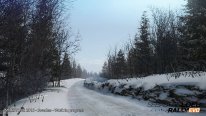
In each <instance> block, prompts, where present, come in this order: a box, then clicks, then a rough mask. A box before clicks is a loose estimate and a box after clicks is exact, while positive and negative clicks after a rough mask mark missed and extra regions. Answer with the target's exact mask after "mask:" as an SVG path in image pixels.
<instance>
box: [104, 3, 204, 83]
mask: <svg viewBox="0 0 206 116" xmlns="http://www.w3.org/2000/svg"><path fill="white" fill-rule="evenodd" d="M183 12H184V13H182V14H178V13H176V12H174V11H171V10H164V11H163V10H160V9H158V8H152V9H151V14H152V15H151V16H147V14H148V13H147V12H144V13H143V15H142V18H141V22H140V25H139V26H138V32H137V33H136V35H135V37H134V39H133V40H130V41H129V42H128V43H129V44H127V45H125V47H124V48H122V49H119V50H118V49H115V50H114V51H110V52H109V54H108V57H107V61H105V63H104V65H103V68H102V73H101V76H102V77H105V78H109V79H111V78H113V79H119V78H128V77H131V78H132V77H144V76H148V75H151V74H165V73H173V72H180V71H206V22H205V20H206V2H205V0H187V4H186V5H185V8H184V9H183ZM148 17H152V18H148Z"/></svg>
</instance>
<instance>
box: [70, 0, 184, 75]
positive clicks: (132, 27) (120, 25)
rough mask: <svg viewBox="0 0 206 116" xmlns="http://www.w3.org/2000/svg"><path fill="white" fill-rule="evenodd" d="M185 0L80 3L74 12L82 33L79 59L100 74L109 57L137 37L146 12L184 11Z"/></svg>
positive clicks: (74, 26)
mask: <svg viewBox="0 0 206 116" xmlns="http://www.w3.org/2000/svg"><path fill="white" fill-rule="evenodd" d="M185 3H186V2H185V0H76V1H75V2H74V3H73V8H72V9H71V18H70V23H71V27H72V30H73V31H78V30H79V32H80V34H81V39H82V41H81V51H80V52H79V53H78V54H77V55H76V56H75V58H76V59H77V62H78V63H80V64H81V65H82V67H84V68H85V69H86V70H87V71H90V72H100V71H101V68H102V65H103V62H104V61H105V60H106V55H107V53H108V51H109V50H110V49H113V48H114V47H115V46H123V44H124V43H125V42H127V41H128V38H129V35H131V37H133V36H134V35H135V33H136V32H137V28H138V24H139V21H140V18H141V15H142V12H143V11H149V10H150V8H151V7H160V8H164V9H169V8H170V9H183V5H185Z"/></svg>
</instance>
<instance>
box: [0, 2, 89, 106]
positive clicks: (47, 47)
mask: <svg viewBox="0 0 206 116" xmlns="http://www.w3.org/2000/svg"><path fill="white" fill-rule="evenodd" d="M67 2H68V3H70V2H72V1H67ZM64 4H65V1H63V0H0V110H2V109H3V108H5V107H8V105H9V104H11V103H13V102H14V101H16V100H18V99H20V98H23V97H27V96H29V95H31V94H34V93H37V92H41V91H42V90H43V89H44V88H45V87H46V86H47V84H48V82H53V86H60V80H62V79H68V78H81V77H87V76H89V75H90V74H88V73H87V71H86V70H84V69H82V67H81V66H80V65H79V64H78V63H76V61H75V58H74V57H73V56H74V54H75V53H77V52H78V51H79V49H80V46H79V44H80V35H79V33H77V34H73V33H72V32H71V30H70V27H69V25H68V24H67V22H66V21H65V19H64V15H63V14H65V11H66V10H67V9H66V8H65V6H64ZM67 25H68V26H67Z"/></svg>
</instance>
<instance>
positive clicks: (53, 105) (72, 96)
mask: <svg viewBox="0 0 206 116" xmlns="http://www.w3.org/2000/svg"><path fill="white" fill-rule="evenodd" d="M62 83H63V85H64V87H61V88H48V89H47V90H46V91H44V92H42V93H39V94H36V95H33V99H34V101H32V102H31V103H30V100H29V99H28V98H25V99H22V100H20V101H18V102H16V103H15V106H14V105H11V106H10V110H11V109H12V108H13V110H18V111H19V109H20V108H21V107H22V106H23V107H24V109H25V110H29V109H30V110H31V109H32V110H34V111H33V112H20V113H19V115H18V112H9V116H169V115H172V116H174V115H175V116H176V115H178V116H188V115H191V116H192V115H198V116H199V115H202V116H204V115H205V114H202V113H195V114H193V113H167V112H164V111H154V109H155V108H154V107H148V102H145V101H138V100H134V99H130V98H128V97H121V96H117V95H112V94H106V95H104V94H102V93H99V92H96V91H93V90H89V89H87V88H85V87H84V86H83V83H84V80H83V79H69V80H64V81H62ZM37 96H38V97H39V99H35V97H37ZM38 97H37V98H38ZM163 97H164V95H163ZM31 98H32V97H31ZM35 100H36V102H35ZM38 109H41V110H42V111H41V112H38ZM62 109H64V110H67V112H63V110H62ZM43 110H44V111H51V110H52V111H51V112H43ZM55 110H56V111H58V112H55ZM60 110H61V112H60Z"/></svg>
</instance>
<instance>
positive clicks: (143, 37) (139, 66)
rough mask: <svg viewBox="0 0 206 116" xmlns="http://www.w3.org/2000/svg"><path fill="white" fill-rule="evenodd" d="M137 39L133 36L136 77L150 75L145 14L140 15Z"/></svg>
mask: <svg viewBox="0 0 206 116" xmlns="http://www.w3.org/2000/svg"><path fill="white" fill-rule="evenodd" d="M139 34H140V35H139V37H138V35H136V36H135V43H134V44H135V49H134V52H135V56H134V57H135V60H136V61H135V72H136V75H143V76H146V75H148V74H150V73H151V53H152V49H151V47H150V43H151V42H150V33H149V19H148V18H147V16H146V12H144V13H143V15H142V21H141V24H140V28H139Z"/></svg>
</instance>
